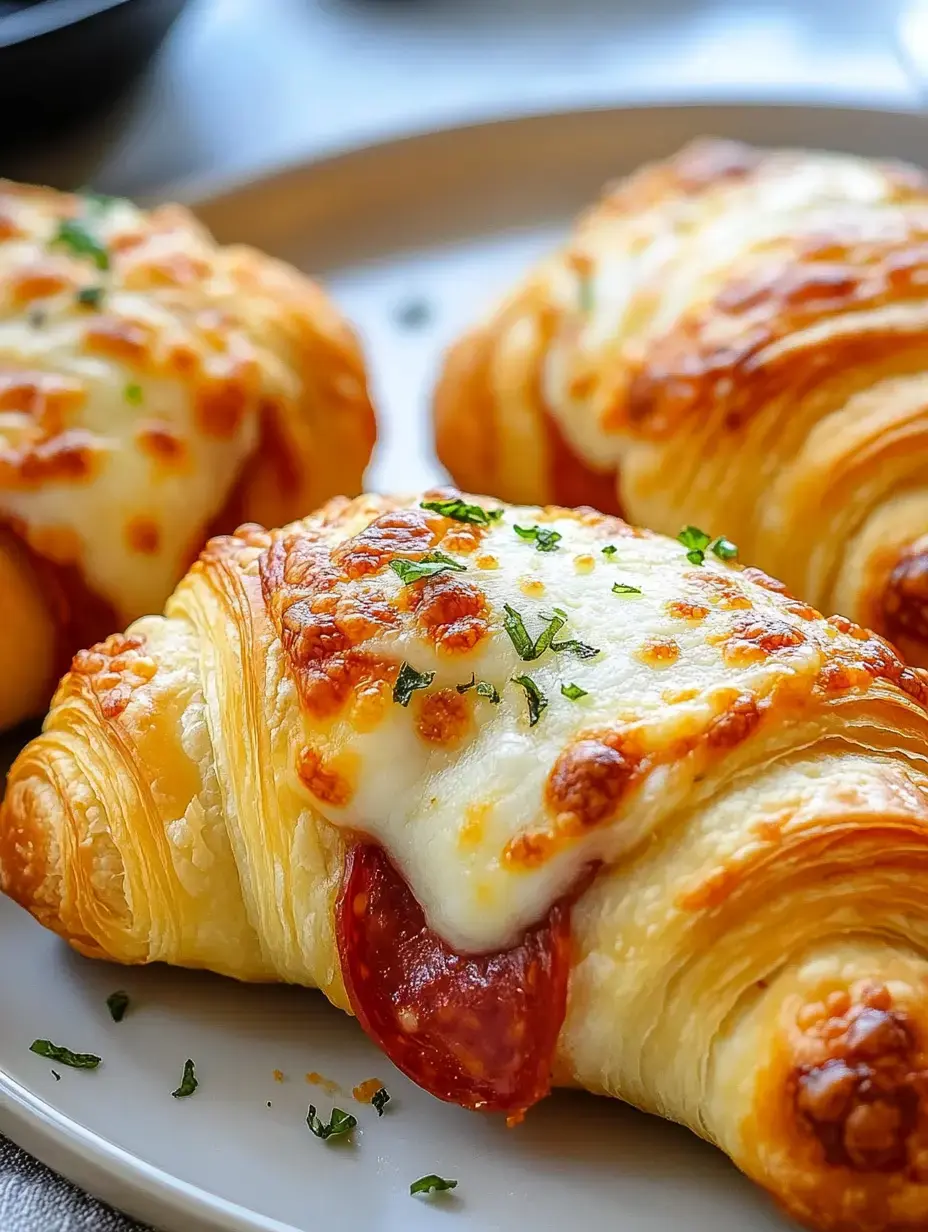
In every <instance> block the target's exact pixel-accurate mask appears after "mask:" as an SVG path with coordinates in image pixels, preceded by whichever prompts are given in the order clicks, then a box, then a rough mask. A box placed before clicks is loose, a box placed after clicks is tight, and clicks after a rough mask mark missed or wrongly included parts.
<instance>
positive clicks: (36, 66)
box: [0, 0, 186, 145]
mask: <svg viewBox="0 0 928 1232" xmlns="http://www.w3.org/2000/svg"><path fill="white" fill-rule="evenodd" d="M185 2H186V0H31V2H29V3H26V2H24V0H18V2H16V0H13V2H11V0H0V115H3V116H5V117H6V120H5V122H4V126H3V132H2V133H0V142H2V143H3V144H4V145H7V144H13V143H18V142H19V141H20V139H21V138H22V137H25V136H29V137H34V136H49V135H52V134H57V133H59V132H60V131H62V129H64V128H65V127H66V126H68V125H70V124H71V123H72V122H73V121H77V120H79V119H81V118H83V117H84V116H86V115H87V114H88V113H89V112H91V111H93V110H94V109H95V108H97V107H101V106H104V105H105V104H106V103H108V102H111V101H112V100H113V99H114V98H115V97H116V96H117V95H118V94H119V93H120V92H121V91H122V90H124V89H125V88H126V86H128V84H129V83H130V82H131V81H132V79H133V78H134V77H136V76H137V75H138V73H139V72H140V71H141V70H142V69H143V68H144V67H145V65H146V63H147V62H148V60H149V58H150V56H151V55H152V53H153V52H154V51H155V49H156V48H157V46H158V44H159V43H160V42H161V40H162V39H163V38H164V36H165V34H167V32H168V29H169V28H170V25H171V23H172V22H173V21H174V18H175V17H177V15H178V13H180V11H181V9H182V8H183V7H184V4H185Z"/></svg>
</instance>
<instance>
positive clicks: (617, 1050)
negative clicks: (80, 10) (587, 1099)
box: [0, 490, 928, 1232]
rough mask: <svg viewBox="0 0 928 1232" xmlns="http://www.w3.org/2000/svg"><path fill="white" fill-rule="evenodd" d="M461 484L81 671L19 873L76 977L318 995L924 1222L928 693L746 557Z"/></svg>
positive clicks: (896, 1217)
mask: <svg viewBox="0 0 928 1232" xmlns="http://www.w3.org/2000/svg"><path fill="white" fill-rule="evenodd" d="M730 557H731V551H730V548H729V546H728V545H727V544H726V543H725V542H724V541H716V542H713V543H711V544H710V543H707V542H702V546H694V545H693V544H692V543H690V544H689V545H688V546H687V545H683V544H681V543H679V542H676V541H673V540H670V539H666V538H663V537H662V536H659V535H655V534H651V533H648V532H644V531H637V530H634V529H632V528H630V527H629V526H627V525H626V524H625V523H624V522H622V521H620V520H619V519H618V518H614V517H606V516H603V515H601V514H598V513H595V512H593V511H592V510H588V509H587V510H583V509H580V510H567V509H559V508H554V507H548V508H543V509H538V508H534V509H533V508H513V507H504V506H500V505H497V504H496V503H495V502H492V501H486V500H478V499H475V498H469V497H462V496H461V495H460V494H457V493H454V492H449V491H448V490H444V491H436V492H431V493H427V494H426V495H425V497H424V498H421V500H420V499H413V500H389V499H386V498H382V497H367V498H360V499H358V500H356V501H353V502H347V501H344V500H339V501H335V502H332V503H330V504H329V505H328V506H327V507H325V508H323V509H322V510H321V512H319V513H318V514H316V515H314V516H313V517H310V518H307V519H306V520H305V521H303V522H299V523H295V524H294V525H292V526H289V527H287V528H285V529H283V530H279V531H273V532H266V531H264V530H262V529H260V528H258V527H247V526H246V527H242V528H240V530H239V532H238V533H237V535H236V536H235V537H234V538H225V539H222V538H220V539H214V540H213V541H212V542H211V543H210V544H209V545H208V547H207V548H206V549H205V551H204V552H203V554H202V555H201V557H200V559H199V561H198V563H197V564H196V565H195V566H194V567H193V569H192V570H191V571H190V573H189V574H188V575H187V577H186V578H185V579H184V581H183V582H182V583H181V585H180V586H179V587H178V589H177V591H176V592H175V594H174V596H173V597H172V598H171V600H170V601H169V603H168V605H167V609H166V615H165V616H164V617H147V618H145V619H143V620H140V621H138V622H137V623H136V624H135V625H134V626H133V627H131V628H130V629H129V631H128V633H127V634H126V635H114V636H112V637H110V638H109V639H108V640H107V641H106V642H104V643H102V644H101V645H99V646H96V647H95V648H94V649H93V650H90V651H86V652H83V653H81V654H79V655H78V656H77V657H76V658H75V660H74V664H73V667H72V670H71V672H70V674H69V675H68V676H66V677H65V679H64V680H63V681H62V683H61V686H60V688H59V691H58V694H57V696H56V698H55V701H54V703H53V706H52V710H51V713H50V714H49V716H48V718H47V719H46V721H45V726H44V730H43V733H42V735H41V736H39V737H38V738H37V739H35V740H34V741H33V742H32V743H31V744H29V745H28V746H27V747H26V748H25V750H24V751H23V752H22V754H21V755H20V757H19V759H18V760H17V762H16V763H15V765H14V767H13V769H12V771H11V774H10V779H9V788H8V793H7V798H6V802H5V804H4V806H3V809H2V812H0V884H2V887H3V888H4V889H5V890H6V892H7V893H8V894H11V895H12V896H13V897H15V898H16V899H17V900H18V901H19V902H21V903H22V904H23V905H24V906H26V907H27V908H28V909H29V910H30V911H31V912H32V913H33V914H34V915H35V916H36V918H37V919H39V920H40V921H41V922H42V923H43V924H45V925H47V926H48V927H50V928H53V929H55V930H56V931H57V932H59V933H60V934H61V935H62V936H64V937H66V938H67V939H68V940H69V941H70V942H71V944H72V945H74V946H75V947H76V948H77V949H78V950H80V951H81V952H82V953H84V954H88V955H92V956H98V957H105V958H110V959H115V960H117V961H120V962H127V963H144V962H151V961H155V960H158V961H165V962H169V963H177V964H183V965H186V966H191V967H209V968H212V969H214V970H216V971H220V972H223V973H226V974H228V975H232V976H236V977H238V978H239V979H245V980H287V981H292V982H295V983H300V984H305V985H309V986H316V987H319V988H321V989H322V990H323V991H324V992H325V994H326V996H327V997H329V998H330V1000H332V1001H333V1002H334V1003H335V1004H336V1005H339V1006H341V1007H343V1008H345V1009H350V1010H352V1011H353V1012H354V1013H355V1014H356V1015H357V1016H358V1018H359V1019H360V1021H361V1024H362V1025H363V1026H364V1028H365V1030H367V1032H368V1033H369V1034H370V1035H371V1036H372V1037H373V1038H374V1039H375V1040H376V1041H377V1042H378V1043H379V1044H380V1045H381V1046H382V1047H383V1048H384V1050H385V1051H386V1052H387V1054H388V1055H389V1056H390V1057H391V1059H392V1060H393V1061H394V1062H395V1063H396V1064H397V1065H399V1066H400V1068H402V1069H403V1070H404V1071H405V1072H406V1073H408V1074H409V1075H410V1076H411V1077H412V1078H413V1079H415V1080H416V1081H417V1082H419V1083H420V1084H422V1085H423V1086H424V1087H426V1088H427V1089H428V1090H430V1091H432V1092H433V1093H434V1094H436V1095H438V1096H439V1097H441V1098H443V1099H448V1100H452V1101H454V1102H457V1103H460V1104H462V1105H464V1106H467V1107H473V1108H484V1109H491V1110H492V1109H495V1110H501V1111H505V1112H508V1113H510V1114H511V1115H514V1116H516V1117H518V1116H519V1114H520V1113H521V1112H522V1111H523V1110H524V1109H525V1108H527V1107H528V1106H529V1105H531V1104H532V1103H533V1102H534V1101H536V1100H537V1099H539V1098H540V1097H541V1096H542V1095H544V1094H545V1093H546V1092H547V1090H548V1089H549V1086H550V1084H551V1082H552V1081H554V1082H555V1083H559V1084H577V1085H580V1086H583V1087H585V1088H587V1089H588V1090H590V1091H593V1092H599V1093H602V1094H606V1095H612V1096H616V1097H618V1098H621V1099H625V1100H628V1101H630V1102H632V1103H634V1104H637V1105H639V1106H641V1107H643V1108H646V1109H649V1110H651V1111H654V1112H658V1113H660V1114H662V1115H664V1116H667V1117H672V1118H674V1119H675V1120H678V1121H680V1122H682V1123H684V1124H686V1125H688V1126H690V1128H692V1129H693V1130H694V1131H695V1132H696V1133H698V1134H701V1135H702V1136H704V1137H706V1138H708V1139H709V1140H711V1141H713V1142H715V1143H717V1144H718V1145H719V1146H720V1147H722V1149H723V1150H725V1151H727V1152H728V1154H729V1155H730V1156H731V1157H732V1159H733V1160H734V1161H735V1162H736V1163H737V1164H738V1166H739V1167H741V1168H742V1169H744V1170H745V1171H746V1172H747V1173H749V1174H750V1175H751V1176H752V1177H754V1178H755V1179H756V1180H758V1181H759V1182H760V1183H761V1184H763V1185H765V1186H767V1187H768V1188H769V1189H770V1190H771V1191H772V1192H773V1193H774V1194H775V1195H776V1196H777V1198H778V1199H779V1200H780V1201H781V1202H782V1203H783V1204H784V1205H785V1206H786V1208H787V1209H788V1210H789V1211H790V1212H791V1213H792V1214H794V1215H795V1216H797V1217H798V1218H800V1219H802V1220H805V1221H806V1222H807V1223H808V1224H809V1225H810V1226H812V1227H814V1228H822V1229H824V1228H828V1229H847V1230H850V1229H855V1230H863V1232H867V1230H869V1232H876V1230H882V1232H886V1230H888V1229H904V1228H909V1229H914V1228H920V1227H924V1226H926V1221H928V958H926V947H928V715H926V700H928V673H925V672H924V671H921V670H920V669H912V668H908V667H906V666H904V664H903V663H902V662H901V660H900V659H899V658H898V656H897V655H896V653H895V652H894V651H893V650H892V648H891V647H890V646H889V645H888V644H887V643H885V642H883V641H882V640H881V639H880V638H879V637H876V636H875V635H873V634H870V633H868V632H867V631H865V630H863V629H861V628H859V627H858V626H856V625H854V624H852V623H851V622H850V621H848V620H846V619H843V618H839V617H834V618H832V619H830V620H825V619H823V618H822V617H821V616H820V615H819V613H817V612H816V611H814V610H813V609H812V608H810V607H808V606H807V605H805V604H803V603H800V602H797V601H796V600H794V599H792V598H791V597H790V596H789V595H788V594H787V593H786V592H785V590H784V588H783V587H782V586H780V585H779V584H778V583H776V582H774V581H772V580H771V579H770V578H769V577H767V575H766V574H764V573H761V572H760V571H759V570H756V569H743V568H741V566H739V565H738V564H737V563H735V562H734V561H733V560H731V559H730Z"/></svg>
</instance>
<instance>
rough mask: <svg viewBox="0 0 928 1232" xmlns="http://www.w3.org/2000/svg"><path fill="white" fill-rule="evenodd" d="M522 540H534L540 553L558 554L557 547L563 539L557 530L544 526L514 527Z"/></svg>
mask: <svg viewBox="0 0 928 1232" xmlns="http://www.w3.org/2000/svg"><path fill="white" fill-rule="evenodd" d="M512 529H513V530H514V531H515V532H516V534H517V535H518V536H519V538H520V539H534V541H535V547H536V549H537V550H538V551H539V552H556V551H557V545H558V543H559V542H560V540H561V539H562V538H563V535H561V534H559V533H558V532H557V531H556V530H549V529H548V528H547V527H544V526H513V528H512Z"/></svg>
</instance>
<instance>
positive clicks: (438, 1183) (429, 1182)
mask: <svg viewBox="0 0 928 1232" xmlns="http://www.w3.org/2000/svg"><path fill="white" fill-rule="evenodd" d="M456 1188H457V1181H446V1180H445V1178H444V1177H443V1176H436V1175H435V1173H434V1172H432V1173H430V1174H429V1175H428V1176H420V1177H419V1179H418V1181H413V1183H412V1184H411V1185H410V1186H409V1192H410V1193H411V1194H430V1193H434V1192H440V1191H441V1190H443V1189H456Z"/></svg>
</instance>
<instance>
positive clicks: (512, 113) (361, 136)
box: [137, 91, 928, 210]
mask: <svg viewBox="0 0 928 1232" xmlns="http://www.w3.org/2000/svg"><path fill="white" fill-rule="evenodd" d="M655 111H658V112H664V113H668V114H669V113H672V112H682V111H687V112H701V111H750V112H762V111H766V112H780V113H784V114H790V113H795V114H798V113H802V112H808V111H815V112H818V113H827V112H830V113H832V114H834V115H836V116H837V115H848V116H858V117H861V118H864V117H867V116H873V117H879V116H894V117H898V118H902V119H908V120H921V121H923V122H925V124H926V159H928V107H925V108H922V107H919V106H918V105H917V104H913V103H912V102H907V101H904V100H899V101H898V102H896V101H893V100H891V99H887V100H886V102H885V103H880V104H877V103H875V102H866V103H860V102H855V101H854V98H853V96H850V95H849V96H848V97H847V99H846V100H845V99H843V98H842V97H840V96H838V95H834V96H830V97H829V98H827V99H822V98H821V97H820V96H812V95H810V96H809V97H807V98H803V97H802V96H801V95H800V94H797V95H796V96H795V97H791V98H788V99H780V98H772V99H771V98H765V97H764V96H763V95H762V94H757V95H749V94H746V95H743V96H741V95H739V96H731V95H728V94H726V93H721V94H718V95H716V94H713V93H712V92H711V91H707V92H704V93H700V94H692V95H688V94H683V95H681V96H680V97H679V98H677V97H674V96H669V97H666V98H665V99H664V101H654V100H650V99H631V100H629V101H627V102H617V101H616V100H615V99H609V100H605V101H596V100H595V99H589V100H581V101H578V102H577V103H576V104H569V105H565V106H562V107H536V106H528V107H513V108H511V109H507V110H503V111H495V112H492V113H489V114H485V113H483V112H480V111H477V112H476V113H471V112H464V113H462V114H461V115H460V116H459V118H458V119H455V120H451V121H450V122H445V120H441V121H440V122H439V123H438V124H437V125H429V124H428V123H421V124H420V123H416V124H412V125H409V126H402V127H399V128H394V129H391V130H387V131H384V132H378V131H376V130H375V131H372V132H368V133H363V132H362V133H357V134H355V135H353V136H352V137H350V138H348V139H347V140H346V141H344V142H334V143H333V144H331V145H329V146H326V147H324V148H322V149H319V150H317V151H315V152H313V151H306V152H304V153H298V152H297V153H294V154H290V155H286V156H285V157H283V158H281V159H277V160H275V161H273V162H270V163H268V164H266V165H265V164H259V165H258V166H256V167H252V168H251V169H236V170H231V171H218V170H217V171H205V172H201V173H194V174H192V175H187V176H181V177H179V178H176V179H172V180H169V181H167V182H166V183H164V184H160V185H158V186H157V187H155V188H153V189H146V190H143V191H142V192H140V193H139V194H138V197H137V200H138V202H139V203H140V204H141V205H143V206H146V207H147V206H149V205H151V204H153V203H156V202H164V201H175V202H177V203H178V204H180V205H185V206H187V207H188V208H190V209H194V210H195V209H196V208H197V207H198V206H200V205H204V204H210V205H212V204H213V203H214V202H217V201H220V200H222V199H224V198H226V197H232V196H235V195H236V194H238V193H240V192H242V191H245V190H247V189H249V188H251V187H253V186H254V185H256V184H261V185H262V186H265V185H271V184H274V183H277V182H283V181H285V180H286V179H287V178H289V177H290V176H293V175H298V174H300V173H301V172H305V171H308V170H320V171H321V170H325V169H327V168H330V167H331V168H333V169H334V168H336V167H337V166H338V165H339V164H342V163H346V162H351V161H353V160H355V159H357V158H362V157H363V156H364V155H366V154H369V153H371V152H372V151H374V150H377V151H382V152H384V153H385V154H386V153H389V152H390V150H391V149H397V150H400V149H403V150H405V149H408V148H410V147H414V146H416V145H419V144H423V145H426V144H428V143H429V142H431V141H434V140H440V139H441V138H442V137H443V136H445V135H447V134H448V133H468V134H471V135H476V134H477V133H479V132H481V131H486V130H491V129H492V130H496V129H502V128H516V129H517V128H520V127H522V126H531V125H534V124H544V123H546V122H554V123H556V122H558V121H559V120H561V121H566V120H569V119H571V118H574V119H579V118H581V117H583V116H594V115H595V116H597V117H604V116H607V115H609V114H613V115H615V116H617V117H618V116H621V115H628V114H629V113H631V114H632V115H635V114H638V113H640V112H652V113H653V112H655Z"/></svg>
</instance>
